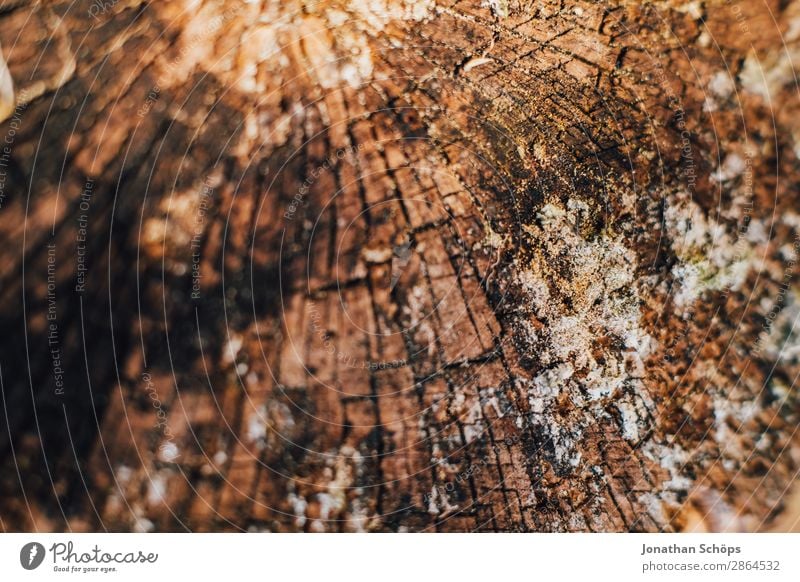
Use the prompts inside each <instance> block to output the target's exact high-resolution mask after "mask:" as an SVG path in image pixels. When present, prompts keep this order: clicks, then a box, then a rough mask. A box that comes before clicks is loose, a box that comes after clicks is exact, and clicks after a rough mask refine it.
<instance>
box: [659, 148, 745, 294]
mask: <svg viewBox="0 0 800 582" xmlns="http://www.w3.org/2000/svg"><path fill="white" fill-rule="evenodd" d="M736 167H737V168H738V163H737V166H736ZM726 175H727V174H726ZM664 220H665V224H666V228H667V234H668V236H669V239H670V241H671V245H672V250H673V251H674V252H675V254H676V256H677V257H678V259H679V260H680V263H679V264H678V265H677V266H676V267H674V268H673V270H672V274H673V276H674V277H675V280H676V283H677V288H676V289H673V300H674V302H675V305H676V306H677V307H679V308H683V307H686V306H687V305H690V304H691V303H693V302H694V301H695V300H697V299H698V298H699V297H701V296H702V294H703V293H704V292H706V291H720V290H724V289H730V290H732V291H737V290H738V289H739V288H740V287H741V285H742V284H743V283H744V281H745V279H746V278H747V274H748V273H749V272H750V269H751V268H752V266H753V262H754V259H755V242H754V241H753V240H751V239H750V238H748V237H747V236H738V235H737V234H736V233H733V234H732V233H730V232H729V231H728V229H727V228H726V227H725V225H723V224H721V223H717V222H714V221H713V220H710V219H709V218H708V217H707V216H706V214H705V213H704V212H703V210H702V209H701V208H700V207H699V206H698V205H697V203H695V202H694V201H693V200H691V199H690V198H689V196H688V195H685V194H680V195H677V196H674V197H673V196H671V197H670V198H669V199H668V202H667V209H666V211H665V215H664ZM749 228H750V229H751V230H753V229H755V231H756V232H757V231H758V225H757V224H756V223H755V221H753V222H751V224H750V226H749Z"/></svg>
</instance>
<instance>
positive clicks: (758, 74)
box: [739, 47, 800, 103]
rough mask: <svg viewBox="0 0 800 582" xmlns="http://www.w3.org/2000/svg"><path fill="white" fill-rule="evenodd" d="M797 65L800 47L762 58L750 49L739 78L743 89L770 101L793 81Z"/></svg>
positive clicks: (799, 63) (799, 62)
mask: <svg viewBox="0 0 800 582" xmlns="http://www.w3.org/2000/svg"><path fill="white" fill-rule="evenodd" d="M798 65H800V49H798V48H797V47H792V48H787V49H786V50H781V51H775V52H772V53H769V54H768V55H767V56H765V57H764V58H763V59H759V57H758V55H757V54H756V53H755V51H752V52H751V53H750V54H749V55H748V56H747V58H746V59H745V61H744V65H743V66H742V70H741V72H740V73H739V80H740V81H741V84H742V87H743V88H744V90H745V91H747V92H749V93H752V94H754V95H759V96H760V97H762V98H763V99H764V100H766V101H767V102H768V103H771V102H772V101H773V100H774V99H775V97H776V96H777V94H778V93H779V92H780V91H781V90H782V89H783V88H784V87H785V86H786V85H788V84H789V83H792V82H793V81H794V78H795V70H796V68H797V66H798Z"/></svg>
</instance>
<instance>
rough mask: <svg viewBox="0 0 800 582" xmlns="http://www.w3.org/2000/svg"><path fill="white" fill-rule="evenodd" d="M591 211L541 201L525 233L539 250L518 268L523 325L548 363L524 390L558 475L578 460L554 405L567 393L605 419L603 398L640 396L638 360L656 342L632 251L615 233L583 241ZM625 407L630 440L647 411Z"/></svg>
mask: <svg viewBox="0 0 800 582" xmlns="http://www.w3.org/2000/svg"><path fill="white" fill-rule="evenodd" d="M588 214H589V208H588V206H587V205H586V204H585V203H583V202H581V201H579V200H571V201H569V202H568V203H567V204H566V205H561V204H554V203H551V204H546V205H544V206H543V207H542V208H541V210H540V211H539V212H538V214H537V221H536V222H535V223H534V224H530V225H526V226H524V227H523V228H525V230H526V231H527V232H528V233H529V234H530V235H531V236H532V237H533V238H534V240H536V241H537V245H538V246H541V247H542V249H541V250H540V251H537V253H536V254H535V256H534V257H533V259H532V260H531V261H530V263H529V264H527V265H524V268H519V269H517V270H516V272H515V278H516V285H517V286H518V287H519V288H520V289H522V291H523V292H524V293H525V295H526V300H527V302H528V304H529V306H530V310H531V312H532V314H533V316H534V317H535V319H536V320H538V322H539V323H538V324H537V325H534V323H533V322H532V321H524V320H523V321H522V322H521V323H520V329H519V331H520V333H521V334H522V335H523V336H524V337H525V338H526V341H527V342H528V343H529V344H530V345H531V348H532V350H533V351H534V352H535V357H536V359H537V360H538V362H539V364H540V365H541V366H543V367H544V369H543V370H542V371H541V372H540V373H539V374H537V375H536V376H535V377H534V378H533V380H532V381H531V382H529V383H528V384H527V386H526V388H527V391H528V399H529V404H530V406H531V411H532V412H533V414H534V420H533V422H534V424H536V425H537V427H539V428H540V430H542V431H543V433H544V434H545V435H546V436H547V437H548V440H549V442H550V443H551V445H552V451H553V454H554V455H555V462H556V464H557V465H559V466H560V467H561V468H562V469H568V468H570V467H577V466H578V465H579V464H580V454H579V453H578V446H577V445H578V441H579V439H580V438H581V427H580V426H575V425H571V426H570V427H569V430H565V428H564V427H563V426H560V425H559V422H558V421H557V420H556V419H555V417H554V416H553V414H552V407H553V404H554V402H555V401H556V399H557V398H559V397H560V396H561V395H562V394H564V395H566V396H567V397H568V398H569V399H570V400H571V401H572V403H573V404H574V405H575V406H576V407H580V408H588V409H589V410H592V411H594V413H595V414H597V415H600V416H606V415H608V414H609V413H608V411H607V410H604V408H603V406H602V405H601V403H602V402H603V401H604V400H605V399H608V398H611V399H615V400H618V399H620V398H622V396H623V394H624V393H625V392H626V391H627V390H630V389H632V390H634V391H635V390H642V388H641V380H640V378H641V377H642V374H643V372H642V368H643V364H642V360H643V358H645V357H647V355H648V354H649V353H650V352H651V350H652V348H653V343H654V340H653V339H652V338H651V337H650V336H649V335H648V334H647V333H646V331H645V330H644V329H643V327H642V325H641V323H640V317H641V313H640V300H639V291H638V290H637V283H636V279H635V269H636V263H637V259H636V254H635V252H634V251H633V250H632V249H631V248H629V247H628V246H626V244H625V242H624V240H623V238H622V236H620V235H616V234H614V233H612V232H602V233H599V234H597V235H595V236H593V237H584V236H583V235H582V234H581V233H580V224H581V220H582V217H586V216H588ZM520 267H523V266H522V265H520ZM639 401H640V402H649V400H648V399H644V398H640V399H639ZM621 407H622V408H621V410H620V414H619V416H618V417H617V419H618V421H619V423H620V434H621V435H622V437H623V438H625V439H628V440H630V441H636V440H638V438H639V436H640V431H641V428H640V425H642V426H643V425H644V424H645V421H644V420H643V419H644V418H646V416H647V415H646V411H645V410H643V408H642V407H641V406H636V405H634V404H633V401H628V400H625V401H624V402H623V403H622V404H621Z"/></svg>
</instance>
